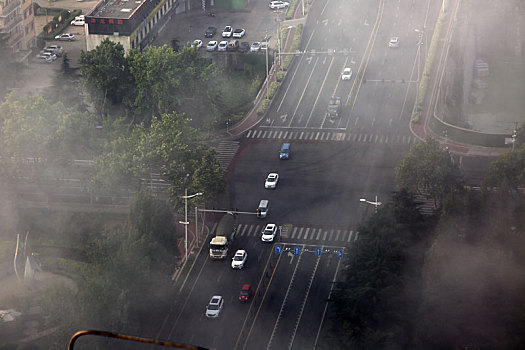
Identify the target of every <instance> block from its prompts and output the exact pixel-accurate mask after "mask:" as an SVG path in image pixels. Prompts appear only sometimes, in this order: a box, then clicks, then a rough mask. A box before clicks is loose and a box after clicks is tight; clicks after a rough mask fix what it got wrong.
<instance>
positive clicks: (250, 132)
mask: <svg viewBox="0 0 525 350" xmlns="http://www.w3.org/2000/svg"><path fill="white" fill-rule="evenodd" d="M252 131H253V130H251V129H250V130H248V133H247V134H246V138H247V139H249V138H250V135H251V134H252Z"/></svg>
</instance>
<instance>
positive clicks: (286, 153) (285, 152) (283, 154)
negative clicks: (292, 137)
mask: <svg viewBox="0 0 525 350" xmlns="http://www.w3.org/2000/svg"><path fill="white" fill-rule="evenodd" d="M279 158H280V159H290V144H289V143H283V145H282V147H281V151H280V152H279Z"/></svg>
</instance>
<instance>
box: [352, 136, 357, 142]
mask: <svg viewBox="0 0 525 350" xmlns="http://www.w3.org/2000/svg"><path fill="white" fill-rule="evenodd" d="M356 139H357V134H354V136H353V137H352V142H354V141H355V140H356Z"/></svg>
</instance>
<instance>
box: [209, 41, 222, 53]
mask: <svg viewBox="0 0 525 350" xmlns="http://www.w3.org/2000/svg"><path fill="white" fill-rule="evenodd" d="M218 45H219V43H218V42H217V41H215V40H212V41H210V42H209V43H208V45H206V51H215V50H217V46H218Z"/></svg>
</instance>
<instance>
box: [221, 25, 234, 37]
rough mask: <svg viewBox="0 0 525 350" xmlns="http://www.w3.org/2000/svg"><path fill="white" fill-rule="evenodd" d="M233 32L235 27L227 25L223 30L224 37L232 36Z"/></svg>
mask: <svg viewBox="0 0 525 350" xmlns="http://www.w3.org/2000/svg"><path fill="white" fill-rule="evenodd" d="M232 34H233V28H232V26H226V27H224V30H223V31H222V37H223V38H231V37H232Z"/></svg>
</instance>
